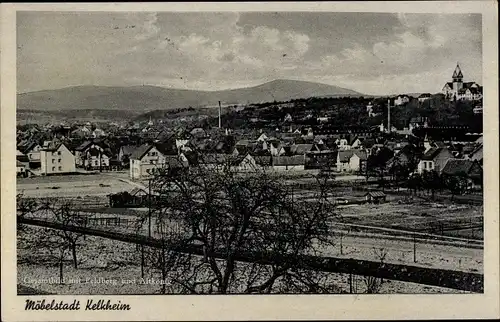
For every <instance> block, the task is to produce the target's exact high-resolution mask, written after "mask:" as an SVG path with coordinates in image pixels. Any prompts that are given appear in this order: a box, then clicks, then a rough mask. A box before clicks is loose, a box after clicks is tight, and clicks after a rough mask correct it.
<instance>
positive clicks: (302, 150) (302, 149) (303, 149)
mask: <svg viewBox="0 0 500 322" xmlns="http://www.w3.org/2000/svg"><path fill="white" fill-rule="evenodd" d="M319 151H320V150H319V149H318V147H317V146H316V145H315V144H294V145H292V146H290V153H291V154H292V155H302V156H304V155H305V154H306V153H308V152H319Z"/></svg>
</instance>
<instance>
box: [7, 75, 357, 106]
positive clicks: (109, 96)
mask: <svg viewBox="0 0 500 322" xmlns="http://www.w3.org/2000/svg"><path fill="white" fill-rule="evenodd" d="M335 96H362V94H360V93H358V92H356V91H353V90H350V89H345V88H341V87H337V86H332V85H326V84H320V83H313V82H305V81H296V80H284V79H278V80H274V81H271V82H268V83H264V84H261V85H258V86H254V87H247V88H239V89H231V90H220V91H198V90H183V89H172V88H164V87H156V86H130V87H107V86H75V87H67V88H61V89H56V90H44V91H37V92H28V93H22V94H18V95H17V108H18V109H19V110H32V111H37V110H38V111H46V112H49V111H71V110H94V109H97V110H113V111H118V110H124V111H134V112H147V111H152V110H169V109H176V108H186V107H189V106H192V107H203V106H216V105H217V104H218V101H221V102H222V103H223V104H224V105H228V104H248V103H261V102H272V101H288V100H291V99H298V98H308V97H335Z"/></svg>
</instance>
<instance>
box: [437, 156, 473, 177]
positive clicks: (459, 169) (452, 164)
mask: <svg viewBox="0 0 500 322" xmlns="http://www.w3.org/2000/svg"><path fill="white" fill-rule="evenodd" d="M474 164H476V165H477V163H475V162H474V161H471V160H465V159H449V160H448V162H446V164H445V166H444V168H443V171H442V173H444V174H448V175H457V174H469V173H470V171H471V170H472V167H473V166H474Z"/></svg>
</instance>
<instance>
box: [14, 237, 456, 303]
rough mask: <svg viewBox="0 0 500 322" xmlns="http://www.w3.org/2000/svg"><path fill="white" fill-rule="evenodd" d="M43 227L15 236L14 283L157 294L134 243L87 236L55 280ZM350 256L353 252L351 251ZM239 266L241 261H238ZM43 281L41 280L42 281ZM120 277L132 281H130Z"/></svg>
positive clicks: (339, 280) (400, 287) (343, 287)
mask: <svg viewBox="0 0 500 322" xmlns="http://www.w3.org/2000/svg"><path fill="white" fill-rule="evenodd" d="M45 233H46V232H44V229H43V228H38V227H37V228H35V227H27V228H26V230H24V231H21V232H20V233H19V237H18V249H17V256H18V273H17V274H18V275H17V276H18V277H17V279H18V281H17V282H18V284H22V285H24V286H27V287H32V288H35V289H37V290H41V291H43V292H50V293H56V294H158V293H159V291H160V285H159V284H155V283H142V284H141V283H139V280H140V278H141V268H140V252H139V251H138V249H137V247H136V246H135V245H133V244H128V243H122V242H117V241H112V240H109V239H103V238H99V237H90V236H89V237H87V238H86V240H85V242H84V245H83V246H81V247H80V248H79V250H78V258H79V268H78V269H74V268H73V267H72V263H71V261H70V257H69V256H68V258H66V262H65V266H64V279H65V281H66V283H65V284H62V285H61V284H59V283H58V281H57V279H58V277H59V270H58V267H57V264H56V263H55V262H54V260H53V259H51V256H50V253H49V252H48V251H47V250H45V249H42V248H39V247H36V238H37V237H36V236H37V235H38V234H45ZM351 256H352V255H351ZM239 265H240V264H239ZM144 277H145V278H146V279H148V278H153V279H155V280H156V281H159V280H160V277H159V274H158V272H157V271H155V270H152V269H149V268H146V274H145V276H144ZM43 280H45V281H43ZM125 281H135V283H131V282H128V283H126V282H125ZM328 281H329V283H332V284H334V285H336V287H337V288H338V289H339V293H340V292H344V293H346V292H349V283H348V275H347V274H338V273H332V274H329V275H328ZM354 285H355V286H356V287H355V291H357V292H358V293H363V292H365V289H366V286H365V283H364V278H363V277H361V276H355V282H354ZM380 293H463V292H461V291H457V290H452V289H447V288H440V287H431V286H425V285H419V284H415V283H407V282H399V281H385V282H384V283H383V284H382V287H381V289H380Z"/></svg>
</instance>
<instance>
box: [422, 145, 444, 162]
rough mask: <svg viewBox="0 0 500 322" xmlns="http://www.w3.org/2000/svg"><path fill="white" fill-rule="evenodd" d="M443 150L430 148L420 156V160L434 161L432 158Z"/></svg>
mask: <svg viewBox="0 0 500 322" xmlns="http://www.w3.org/2000/svg"><path fill="white" fill-rule="evenodd" d="M442 150H443V148H430V149H429V150H428V151H427V152H425V153H424V155H423V156H422V160H434V158H435V157H436V156H437V155H438V154H439V153H441V151H442Z"/></svg>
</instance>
